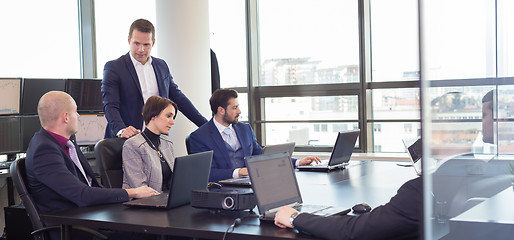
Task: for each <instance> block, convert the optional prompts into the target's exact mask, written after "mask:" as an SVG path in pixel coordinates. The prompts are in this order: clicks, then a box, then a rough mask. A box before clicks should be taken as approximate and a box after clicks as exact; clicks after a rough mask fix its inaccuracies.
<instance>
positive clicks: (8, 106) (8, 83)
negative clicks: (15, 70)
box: [0, 78, 21, 115]
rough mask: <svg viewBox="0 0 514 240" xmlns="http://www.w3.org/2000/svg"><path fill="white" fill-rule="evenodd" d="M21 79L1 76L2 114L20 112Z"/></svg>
mask: <svg viewBox="0 0 514 240" xmlns="http://www.w3.org/2000/svg"><path fill="white" fill-rule="evenodd" d="M20 93H21V79H19V78H0V115H7V114H18V113H20Z"/></svg>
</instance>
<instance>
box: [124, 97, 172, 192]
mask: <svg viewBox="0 0 514 240" xmlns="http://www.w3.org/2000/svg"><path fill="white" fill-rule="evenodd" d="M176 114H177V104H175V103H174V102H172V101H171V100H169V99H167V98H163V97H159V96H151V97H150V98H148V100H147V101H146V103H145V105H144V106H143V119H144V121H145V125H146V128H145V130H144V131H142V132H141V133H139V134H137V135H135V136H134V137H132V138H130V139H128V140H127V141H126V142H125V144H124V145H123V154H122V155H123V188H134V187H140V186H149V187H151V188H153V189H156V190H159V191H161V190H162V191H167V190H169V187H170V186H169V184H170V180H171V174H172V171H173V163H174V161H175V156H174V155H173V142H172V141H171V138H170V137H169V136H168V132H169V130H170V128H171V126H173V125H174V124H175V122H174V119H175V117H176V116H177V115H176Z"/></svg>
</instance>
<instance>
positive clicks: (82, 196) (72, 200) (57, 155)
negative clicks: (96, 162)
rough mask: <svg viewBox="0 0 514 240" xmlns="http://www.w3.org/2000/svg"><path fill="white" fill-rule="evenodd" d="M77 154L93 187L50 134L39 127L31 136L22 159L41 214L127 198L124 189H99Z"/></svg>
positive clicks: (81, 157) (81, 155) (82, 157)
mask: <svg viewBox="0 0 514 240" xmlns="http://www.w3.org/2000/svg"><path fill="white" fill-rule="evenodd" d="M76 149H79V148H78V147H77V146H76ZM77 154H78V156H79V159H80V162H81V164H82V167H83V168H84V171H85V173H86V175H88V176H90V177H91V179H92V187H90V186H88V184H87V181H86V180H85V179H84V176H83V175H82V173H81V172H80V170H78V168H77V167H76V166H75V164H74V163H73V161H72V160H71V158H70V157H69V155H68V153H66V151H65V150H64V149H63V148H62V147H61V145H59V143H58V142H57V140H56V139H55V138H54V137H53V136H52V135H50V133H48V132H47V131H46V130H44V129H43V128H41V130H40V131H39V132H37V133H36V134H35V135H34V137H32V140H31V141H30V144H29V147H28V149H27V156H26V160H25V161H26V166H27V178H28V183H29V191H30V193H31V194H32V197H33V198H34V201H35V202H36V206H37V207H38V209H39V211H40V212H41V213H49V212H56V211H61V210H66V209H71V208H76V207H85V206H90V205H97V204H106V203H116V202H124V201H128V200H129V197H128V194H127V192H126V191H125V190H123V189H112V188H102V187H101V186H100V184H99V183H98V182H97V181H96V178H95V175H94V173H93V170H92V169H91V167H90V166H89V164H88V162H87V160H86V158H85V157H84V155H83V154H82V152H80V151H77Z"/></svg>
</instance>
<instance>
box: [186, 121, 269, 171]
mask: <svg viewBox="0 0 514 240" xmlns="http://www.w3.org/2000/svg"><path fill="white" fill-rule="evenodd" d="M213 121H214V119H211V120H210V121H209V122H207V123H206V124H204V125H202V126H201V127H199V128H198V129H197V130H196V131H194V132H192V133H191V135H190V137H189V141H190V145H191V152H192V153H199V152H204V151H210V150H213V151H214V155H213V158H212V164H211V175H210V177H209V181H219V180H223V179H228V178H232V173H233V172H234V170H235V168H234V167H232V164H231V162H230V158H229V151H228V150H227V147H226V146H225V141H223V138H222V137H221V134H220V132H219V131H218V128H216V125H214V122H213ZM232 127H233V128H234V131H235V133H236V136H237V139H238V141H239V144H241V148H242V149H243V154H244V156H245V157H246V156H251V155H259V154H261V153H262V147H261V146H259V144H257V138H256V137H255V134H254V133H253V130H252V127H250V125H249V124H247V123H242V122H239V123H237V124H232Z"/></svg>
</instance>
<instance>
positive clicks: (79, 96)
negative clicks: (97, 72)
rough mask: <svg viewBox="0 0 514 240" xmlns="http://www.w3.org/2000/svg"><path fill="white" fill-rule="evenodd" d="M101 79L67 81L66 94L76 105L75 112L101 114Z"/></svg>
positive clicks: (102, 107) (102, 106)
mask: <svg viewBox="0 0 514 240" xmlns="http://www.w3.org/2000/svg"><path fill="white" fill-rule="evenodd" d="M101 88H102V80H101V79H68V80H67V84H66V92H67V93H68V94H70V95H71V96H72V97H73V99H75V102H76V103H77V111H78V112H79V113H80V112H103V109H104V105H103V102H102V92H101Z"/></svg>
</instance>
